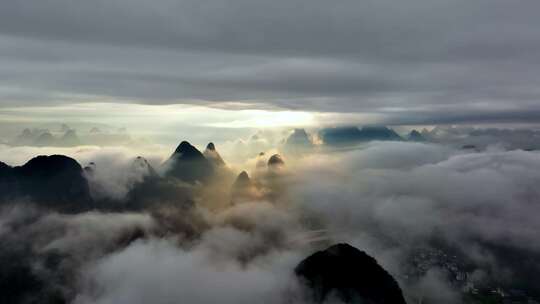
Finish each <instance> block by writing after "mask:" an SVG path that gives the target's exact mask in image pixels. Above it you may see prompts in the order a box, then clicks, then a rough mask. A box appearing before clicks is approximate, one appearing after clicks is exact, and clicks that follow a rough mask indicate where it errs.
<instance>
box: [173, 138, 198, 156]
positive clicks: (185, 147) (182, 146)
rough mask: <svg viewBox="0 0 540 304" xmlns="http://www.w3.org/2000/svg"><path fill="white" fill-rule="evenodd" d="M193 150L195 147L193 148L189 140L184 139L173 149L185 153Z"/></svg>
mask: <svg viewBox="0 0 540 304" xmlns="http://www.w3.org/2000/svg"><path fill="white" fill-rule="evenodd" d="M194 150H197V148H195V147H194V146H192V145H191V144H190V143H189V142H187V141H185V140H184V141H182V142H181V143H180V144H179V145H178V147H176V150H175V151H174V153H181V154H185V153H189V152H193V151H194Z"/></svg>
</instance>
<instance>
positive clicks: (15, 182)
mask: <svg viewBox="0 0 540 304" xmlns="http://www.w3.org/2000/svg"><path fill="white" fill-rule="evenodd" d="M82 173H83V170H82V168H81V166H80V165H79V163H77V161H75V160H74V159H72V158H70V157H67V156H63V155H51V156H43V155H42V156H37V157H34V158H32V159H31V160H29V161H28V162H27V163H26V164H24V165H23V166H20V167H13V168H12V167H10V166H7V165H6V164H3V163H2V164H0V201H3V200H11V199H15V198H18V197H19V198H29V199H31V200H33V201H36V202H39V203H40V204H41V205H47V206H58V207H62V209H64V211H76V210H85V209H88V208H89V207H90V205H91V197H90V190H89V186H88V182H87V180H86V179H85V178H84V176H83V174H82Z"/></svg>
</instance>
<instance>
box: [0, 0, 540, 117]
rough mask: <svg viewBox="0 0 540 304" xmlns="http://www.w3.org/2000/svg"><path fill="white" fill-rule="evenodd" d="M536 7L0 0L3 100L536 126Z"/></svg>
mask: <svg viewBox="0 0 540 304" xmlns="http://www.w3.org/2000/svg"><path fill="white" fill-rule="evenodd" d="M539 9H540V4H539V3H538V1H533V0H521V1H517V2H515V1H504V0H490V1H487V0H478V1H464V0H458V1H450V0H436V1H427V0H411V1H406V2H400V3H396V2H395V1H389V0H383V1H380V0H379V1H373V0H371V1H348V0H346V1H339V2H338V3H334V2H328V1H321V0H316V1H300V0H295V1H282V0H279V1H270V2H269V1H247V0H229V1H204V2H201V1H194V0H185V1H172V0H160V1H153V2H151V3H150V2H144V1H125V0H115V1H97V2H95V1H94V2H92V3H86V2H77V3H74V2H71V1H66V0H54V1H46V2H44V1H35V0H32V1H24V2H22V1H4V2H3V3H2V4H0V45H1V46H2V47H1V48H0V64H2V67H3V69H2V70H1V71H0V103H1V104H3V105H15V104H16V105H20V104H29V105H32V104H43V103H46V104H50V103H51V102H69V100H71V99H72V98H75V97H74V96H78V97H79V98H80V97H81V96H84V95H90V96H91V95H102V96H107V97H110V98H111V100H113V101H114V100H122V99H130V100H136V101H137V102H141V103H158V104H167V103H177V102H179V101H182V102H190V103H193V102H203V103H208V102H209V103H210V104H212V103H213V102H216V101H238V100H240V101H241V100H244V101H250V102H253V100H255V107H261V108H264V107H268V106H269V105H270V106H279V107H284V108H291V109H302V110H313V111H331V112H369V113H382V114H385V115H387V120H388V121H389V122H400V120H403V121H406V122H407V123H419V122H420V123H424V122H429V123H432V122H435V123H436V122H438V121H444V122H461V121H467V122H471V121H481V122H483V121H489V122H492V121H495V122H499V121H510V122H522V121H533V122H538V115H537V111H539V110H540V109H539V107H538V105H537V100H538V97H539V96H540V92H539V90H538V89H537V87H538V84H539V82H540V76H539V75H540V73H539V68H538V63H539V61H540V60H539V59H540V57H539V55H538V54H540V52H539V50H540V42H539V41H540V40H538V39H537V37H538V31H539V29H540V22H539V21H537V19H538V18H537V16H536V15H537V14H536V13H537V12H538V10H539ZM88 98H91V97H88ZM530 110H532V111H533V112H529V111H530ZM507 111H509V112H511V113H510V115H506V113H507ZM470 113H473V114H470ZM409 114H410V115H409ZM395 116H399V119H397V118H396V117H395Z"/></svg>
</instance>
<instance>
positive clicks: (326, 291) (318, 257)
mask: <svg viewBox="0 0 540 304" xmlns="http://www.w3.org/2000/svg"><path fill="white" fill-rule="evenodd" d="M295 273H296V276H297V277H298V278H299V279H300V281H301V282H302V283H303V284H304V286H305V287H306V289H307V293H308V296H309V297H310V298H312V300H313V301H314V302H316V303H323V302H325V301H326V300H328V299H329V298H330V297H337V298H338V300H339V301H342V302H345V303H362V304H405V303H406V302H405V299H404V298H403V293H402V291H401V288H400V287H399V285H398V283H397V282H396V280H395V279H394V278H393V277H392V276H391V275H390V274H389V273H388V272H386V270H384V269H383V268H382V267H381V266H380V265H379V264H378V263H377V261H376V260H375V259H374V258H372V257H371V256H369V255H367V254H366V253H365V252H363V251H360V250H358V249H357V248H355V247H353V246H351V245H349V244H337V245H333V246H331V247H329V248H327V249H326V250H322V251H318V252H316V253H314V254H312V255H311V256H309V257H307V258H306V259H304V260H303V261H302V262H300V264H299V265H298V266H297V267H296V269H295Z"/></svg>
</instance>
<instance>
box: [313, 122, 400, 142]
mask: <svg viewBox="0 0 540 304" xmlns="http://www.w3.org/2000/svg"><path fill="white" fill-rule="evenodd" d="M319 137H320V138H321V139H322V141H323V142H324V144H326V145H330V146H341V145H349V144H355V143H361V142H368V141H373V140H387V141H390V140H393V141H403V140H404V139H403V138H402V137H401V136H399V135H398V134H397V133H396V132H395V131H394V130H392V129H390V128H387V127H384V126H380V127H379V126H366V127H362V128H361V129H359V128H358V127H336V128H325V129H322V130H320V131H319Z"/></svg>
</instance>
